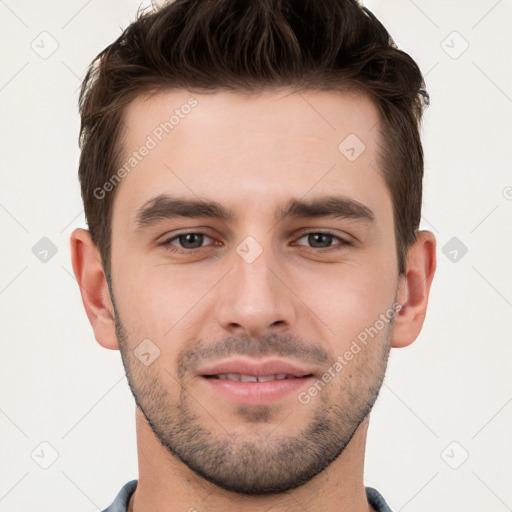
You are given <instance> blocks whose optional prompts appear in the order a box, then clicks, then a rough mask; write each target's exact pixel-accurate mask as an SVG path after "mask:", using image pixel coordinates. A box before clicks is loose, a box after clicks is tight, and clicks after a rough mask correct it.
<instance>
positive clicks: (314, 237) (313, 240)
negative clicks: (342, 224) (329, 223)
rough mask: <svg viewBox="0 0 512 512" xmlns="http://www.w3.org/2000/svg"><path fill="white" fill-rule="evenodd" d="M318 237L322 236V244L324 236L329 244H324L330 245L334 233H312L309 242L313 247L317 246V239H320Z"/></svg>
mask: <svg viewBox="0 0 512 512" xmlns="http://www.w3.org/2000/svg"><path fill="white" fill-rule="evenodd" d="M318 238H320V244H322V240H321V239H322V238H324V242H327V244H326V245H324V246H326V247H329V245H330V243H329V242H330V241H331V240H332V235H325V234H323V233H312V234H310V235H309V243H310V244H311V245H312V246H313V247H315V246H316V245H315V244H316V243H317V241H318V240H317V239H318Z"/></svg>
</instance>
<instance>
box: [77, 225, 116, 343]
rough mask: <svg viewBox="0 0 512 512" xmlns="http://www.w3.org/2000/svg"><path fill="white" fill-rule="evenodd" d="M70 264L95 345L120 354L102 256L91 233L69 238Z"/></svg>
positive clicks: (81, 230) (79, 232)
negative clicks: (92, 332)
mask: <svg viewBox="0 0 512 512" xmlns="http://www.w3.org/2000/svg"><path fill="white" fill-rule="evenodd" d="M70 243H71V260H72V264H73V272H74V273H75V277H76V280H77V282H78V286H79V287H80V294H81V296H82V302H83V304H84V308H85V312H86V314H87V317H88V318H89V322H90V323H91V326H92V328H93V331H94V337H95V338H96V341H97V342H98V343H99V344H100V345H101V346H103V347H105V348H108V349H110V350H118V349H119V344H118V340H117V336H116V332H115V322H114V308H113V305H112V301H111V300H110V294H109V290H108V285H107V280H106V276H105V273H104V271H103V265H102V263H101V256H100V254H99V251H98V249H97V247H96V246H95V245H94V243H93V241H92V239H91V235H90V233H89V231H87V230H86V229H80V228H78V229H75V230H74V231H73V233H72V234H71V237H70Z"/></svg>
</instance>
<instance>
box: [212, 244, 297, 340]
mask: <svg viewBox="0 0 512 512" xmlns="http://www.w3.org/2000/svg"><path fill="white" fill-rule="evenodd" d="M217 299H218V301H219V304H218V308H217V312H218V321H219V323H220V326H221V327H222V328H223V329H224V330H225V331H226V332H227V333H229V334H230V335H247V336H250V337H254V338H257V337H260V336H264V335H266V334H269V333H279V332H284V331H286V330H289V329H290V327H291V326H292V325H294V322H295V319H296V310H295V305H294V293H293V291H292V289H291V287H290V283H287V277H286V272H285V271H284V269H283V265H279V264H278V262H277V259H276V258H275V257H274V256H273V254H271V250H270V249H265V250H264V251H263V252H262V254H260V255H259V256H258V258H256V260H254V261H252V262H248V261H246V260H245V259H244V258H243V257H241V256H239V255H238V254H235V255H234V258H233V268H232V270H231V271H230V272H229V273H228V275H227V276H226V278H225V279H223V280H222V282H221V286H220V288H219V290H218V297H217Z"/></svg>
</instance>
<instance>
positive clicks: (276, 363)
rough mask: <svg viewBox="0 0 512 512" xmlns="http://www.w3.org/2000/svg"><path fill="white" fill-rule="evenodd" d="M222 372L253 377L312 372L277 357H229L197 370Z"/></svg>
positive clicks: (309, 373) (300, 375)
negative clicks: (259, 358)
mask: <svg viewBox="0 0 512 512" xmlns="http://www.w3.org/2000/svg"><path fill="white" fill-rule="evenodd" d="M223 373H238V374H240V375H253V376H255V377H262V376H268V375H280V374H286V375H293V376H294V377H304V376H306V375H312V373H313V372H311V371H309V370H307V369H304V368H300V367H299V366H296V365H294V364H293V363H290V362H288V361H283V360H279V359H273V360H269V361H265V362H255V361H248V360H244V359H230V360H228V361H221V362H219V363H216V364H214V365H212V366H208V367H206V368H203V369H201V370H200V371H198V374H199V375H219V374H223Z"/></svg>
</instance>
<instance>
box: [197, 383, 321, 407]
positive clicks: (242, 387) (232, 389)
mask: <svg viewBox="0 0 512 512" xmlns="http://www.w3.org/2000/svg"><path fill="white" fill-rule="evenodd" d="M201 380H202V381H203V382H204V383H205V384H206V385H207V386H209V387H210V389H212V390H213V391H214V392H216V393H219V394H222V395H223V396H225V397H227V398H229V399H231V400H233V401H234V402H237V403H239V404H243V405H265V404H268V403H271V402H275V401H277V400H280V399H282V398H283V397H285V396H286V395H289V394H290V393H293V392H294V391H295V392H298V391H299V389H300V388H302V387H304V386H307V385H310V384H311V382H312V381H313V377H299V378H295V379H281V380H270V381H267V382H239V381H235V380H228V379H215V378H207V377H201Z"/></svg>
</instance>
